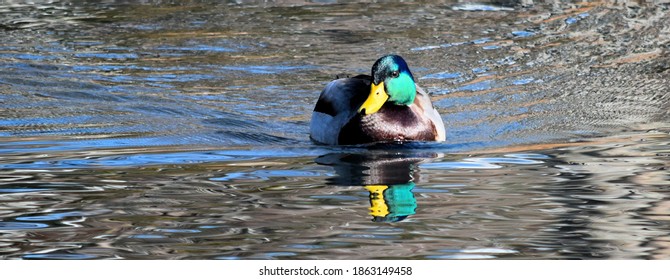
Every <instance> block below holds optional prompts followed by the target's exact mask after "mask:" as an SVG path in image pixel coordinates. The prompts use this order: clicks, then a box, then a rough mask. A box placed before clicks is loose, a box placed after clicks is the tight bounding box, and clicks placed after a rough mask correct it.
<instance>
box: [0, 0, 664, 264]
mask: <svg viewBox="0 0 670 280" xmlns="http://www.w3.org/2000/svg"><path fill="white" fill-rule="evenodd" d="M36 2H37V4H35V3H31V4H23V3H21V2H18V1H17V2H15V1H5V2H2V3H1V4H0V33H2V35H3V40H2V41H1V42H0V259H668V258H670V237H669V236H670V173H669V172H668V168H670V147H669V144H670V134H669V133H668V132H669V131H670V122H669V120H670V118H669V117H670V113H669V111H670V110H669V108H670V95H669V94H668V93H669V92H670V83H669V82H668V79H669V78H670V55H668V51H669V50H670V10H669V9H670V6H669V5H668V3H669V2H667V1H663V0H659V1H591V2H581V1H580V2H570V1H541V2H538V1H532V0H524V1H493V2H491V1H488V2H487V1H481V2H468V1H420V2H414V3H402V2H395V1H389V2H383V3H376V2H370V3H351V2H349V1H341V2H340V1H314V2H309V1H308V2H303V1H270V2H266V1H262V2H253V1H250V2H247V1H239V2H225V3H221V2H219V1H211V2H207V1H205V2H198V3H194V2H192V1H166V2H160V3H127V2H126V1H62V2H61V1H44V2H41V1H36ZM130 2H135V1H130ZM387 53H398V54H400V55H402V56H403V57H405V59H406V60H407V61H408V63H409V66H410V69H411V70H412V71H413V73H414V76H415V77H416V78H417V81H418V83H419V84H420V85H421V86H423V87H424V88H426V89H427V90H428V91H429V92H430V93H431V95H432V99H433V102H434V104H435V106H436V108H437V109H438V111H440V113H441V114H442V117H443V119H444V122H445V125H446V127H447V141H446V142H445V143H409V144H405V145H392V144H388V145H375V146H366V147H362V146H358V147H329V146H321V145H316V144H314V143H312V142H311V141H310V140H309V137H308V130H309V119H310V114H311V111H312V109H313V106H314V104H315V102H316V99H317V98H318V95H319V92H320V90H321V89H323V87H324V86H325V84H326V83H328V82H329V81H330V80H332V79H333V78H334V77H336V76H338V75H340V76H342V75H355V74H358V73H368V72H369V71H370V67H371V65H372V63H373V62H374V61H375V60H376V59H377V58H378V57H380V56H382V55H384V54H387Z"/></svg>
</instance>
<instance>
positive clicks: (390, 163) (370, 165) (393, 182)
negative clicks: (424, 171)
mask: <svg viewBox="0 0 670 280" xmlns="http://www.w3.org/2000/svg"><path fill="white" fill-rule="evenodd" d="M436 157H438V154H437V153H407V152H382V151H367V152H365V153H332V154H327V155H323V156H320V157H318V158H317V159H316V162H317V163H319V164H323V165H330V166H333V167H334V168H335V172H336V175H335V176H333V177H331V178H329V180H328V184H331V185H338V186H342V185H349V186H363V187H364V188H365V189H366V190H367V191H368V192H369V193H370V215H372V221H375V222H399V221H402V220H404V219H405V218H407V217H409V216H410V215H413V214H415V213H416V209H417V202H416V198H415V197H414V193H413V192H412V191H413V189H414V187H415V182H419V180H420V174H419V171H418V168H417V165H418V164H419V163H421V162H424V161H428V160H431V159H434V158H436Z"/></svg>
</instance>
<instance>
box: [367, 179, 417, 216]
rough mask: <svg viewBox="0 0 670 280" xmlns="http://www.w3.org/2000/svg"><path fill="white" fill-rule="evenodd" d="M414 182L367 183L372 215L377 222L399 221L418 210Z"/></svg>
mask: <svg viewBox="0 0 670 280" xmlns="http://www.w3.org/2000/svg"><path fill="white" fill-rule="evenodd" d="M413 188H414V183H413V182H407V183H405V184H397V185H388V186H387V185H367V186H365V189H367V190H368V191H369V192H370V215H372V217H373V218H372V220H373V221H375V222H399V221H402V220H404V219H405V218H407V216H409V215H413V214H414V213H415V212H416V207H417V206H416V199H415V198H414V194H413V193H412V189H413Z"/></svg>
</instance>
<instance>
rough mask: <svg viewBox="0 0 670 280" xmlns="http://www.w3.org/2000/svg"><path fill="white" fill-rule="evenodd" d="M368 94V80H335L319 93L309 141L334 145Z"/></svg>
mask: <svg viewBox="0 0 670 280" xmlns="http://www.w3.org/2000/svg"><path fill="white" fill-rule="evenodd" d="M369 92H370V79H369V76H363V75H361V76H357V77H354V78H345V79H337V80H334V81H332V82H330V83H328V85H326V88H325V89H324V90H323V91H322V92H321V95H320V96H319V100H318V101H317V102H316V106H315V107H314V112H313V113H312V119H311V122H310V137H311V138H312V139H313V140H314V141H317V142H320V143H324V144H330V145H337V144H338V143H337V138H338V136H339V133H340V130H341V129H342V127H344V126H345V125H346V124H347V123H348V122H349V120H351V118H352V117H353V116H355V115H356V112H357V111H358V108H359V107H360V106H361V105H362V104H363V102H364V101H365V99H366V98H367V95H368V94H369Z"/></svg>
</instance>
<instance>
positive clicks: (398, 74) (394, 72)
mask: <svg viewBox="0 0 670 280" xmlns="http://www.w3.org/2000/svg"><path fill="white" fill-rule="evenodd" d="M398 76H400V72H398V71H393V72H391V77H393V78H397V77H398Z"/></svg>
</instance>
